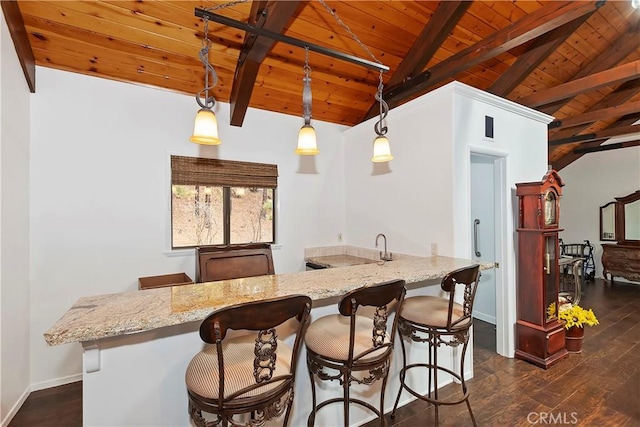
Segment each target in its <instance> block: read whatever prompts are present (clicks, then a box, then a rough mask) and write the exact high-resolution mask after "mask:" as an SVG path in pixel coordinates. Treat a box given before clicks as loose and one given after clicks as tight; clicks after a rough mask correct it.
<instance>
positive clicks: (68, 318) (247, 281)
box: [44, 256, 491, 345]
mask: <svg viewBox="0 0 640 427" xmlns="http://www.w3.org/2000/svg"><path fill="white" fill-rule="evenodd" d="M472 264H474V262H473V261H470V260H464V259H455V258H448V257H441V256H436V257H428V258H420V257H410V256H405V257H402V258H401V257H398V259H395V260H394V261H390V262H386V263H380V264H379V263H374V264H363V265H354V266H349V267H342V268H327V269H322V270H315V271H304V272H299V273H288V274H276V275H269V276H258V277H248V278H244V279H233V280H222V281H219V282H210V283H196V284H193V285H182V286H174V287H166V288H158V289H148V290H144V291H131V292H123V293H118V294H108V295H98V296H88V297H83V298H80V299H79V300H78V301H77V302H76V303H75V304H74V305H73V306H72V307H71V308H70V309H69V310H68V311H67V312H66V313H65V314H64V315H63V316H62V317H61V318H60V319H59V320H58V321H57V322H56V324H55V325H53V326H52V327H51V328H50V329H49V330H48V331H46V332H45V333H44V337H45V340H46V341H47V343H48V344H49V345H59V344H65V343H73V342H85V341H94V340H99V339H104V338H109V337H115V336H119V335H124V334H131V333H137V332H144V331H150V330H153V329H157V328H162V327H166V326H172V325H179V324H183V323H187V322H194V321H202V320H203V319H204V318H205V317H206V316H207V315H209V314H210V313H211V312H212V311H213V310H216V309H219V308H223V307H226V306H230V305H233V304H238V303H243V302H248V301H256V300H262V299H267V298H275V297H282V296H286V295H293V294H304V295H308V296H310V297H311V299H312V300H321V299H324V298H329V297H336V296H341V295H344V294H345V293H347V292H349V291H351V290H353V289H356V288H359V287H362V286H367V285H372V284H375V283H379V282H384V281H387V280H394V279H404V280H406V281H407V283H416V282H421V281H426V280H435V279H440V278H442V277H444V275H445V274H446V273H448V272H449V271H452V270H455V269H458V268H462V267H466V266H469V265H472ZM482 268H491V265H486V266H482Z"/></svg>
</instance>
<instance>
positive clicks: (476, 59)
mask: <svg viewBox="0 0 640 427" xmlns="http://www.w3.org/2000/svg"><path fill="white" fill-rule="evenodd" d="M603 4H604V2H602V1H596V2H571V1H568V2H567V1H563V2H549V3H546V4H545V5H544V6H543V7H541V8H540V9H538V10H536V11H535V12H533V13H530V14H528V15H526V16H525V17H523V18H522V19H520V20H518V21H517V22H515V23H513V24H511V25H509V26H507V27H505V28H503V29H501V30H499V31H497V32H495V33H493V34H492V35H491V36H489V37H486V38H485V39H483V40H482V41H480V42H478V43H476V44H474V45H472V46H469V47H468V48H466V49H463V50H462V51H460V52H458V53H456V54H455V55H453V56H451V57H450V58H448V59H446V60H444V61H442V62H440V63H438V64H436V65H434V66H433V67H432V68H431V69H430V70H426V71H424V72H422V73H420V74H418V75H417V76H416V77H415V78H413V79H411V80H410V81H409V82H406V83H403V84H400V85H397V86H394V87H390V88H389V89H388V90H387V91H386V94H385V99H386V100H387V103H388V104H389V107H390V108H393V107H395V106H398V105H400V104H401V103H402V102H403V101H404V100H406V99H409V98H411V97H413V96H416V95H421V94H424V93H426V92H428V91H429V89H431V88H433V87H435V86H436V85H438V84H439V83H441V82H443V81H446V80H447V79H451V78H455V77H456V76H457V75H458V74H459V73H461V72H463V71H465V70H468V69H469V68H471V67H473V66H475V65H478V64H480V63H482V62H484V61H486V60H488V59H491V58H493V57H495V56H497V55H500V54H502V53H504V52H506V51H508V50H510V49H513V48H514V47H516V46H520V45H521V44H523V43H526V42H528V41H530V40H533V39H535V38H537V37H540V36H541V35H543V34H546V33H548V32H549V31H552V30H554V29H556V28H558V27H561V26H562V25H564V24H566V23H568V22H571V21H573V20H575V19H578V18H579V17H581V16H583V15H585V14H588V13H592V12H593V11H594V10H597V9H598V8H599V7H600V6H602V5H603ZM423 74H425V75H427V76H428V77H427V78H425V79H421V76H422V75H423ZM414 82H417V83H414Z"/></svg>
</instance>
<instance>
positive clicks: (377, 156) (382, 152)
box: [371, 135, 393, 163]
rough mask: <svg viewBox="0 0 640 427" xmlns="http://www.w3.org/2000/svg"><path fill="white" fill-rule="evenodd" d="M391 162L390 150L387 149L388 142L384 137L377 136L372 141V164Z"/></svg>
mask: <svg viewBox="0 0 640 427" xmlns="http://www.w3.org/2000/svg"><path fill="white" fill-rule="evenodd" d="M389 160H393V156H392V155H391V148H390V147H389V140H388V139H387V137H386V136H384V135H378V137H377V138H376V139H375V140H374V141H373V157H372V158H371V161H372V162H376V163H378V162H388V161H389Z"/></svg>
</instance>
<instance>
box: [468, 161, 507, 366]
mask: <svg viewBox="0 0 640 427" xmlns="http://www.w3.org/2000/svg"><path fill="white" fill-rule="evenodd" d="M470 156H471V157H470V165H471V167H470V178H471V182H470V193H471V201H470V206H471V221H472V224H471V232H472V236H471V242H472V247H471V251H472V254H471V257H472V259H473V260H474V261H477V262H479V263H490V262H491V263H493V262H495V263H496V267H495V268H492V269H489V270H482V273H481V277H480V283H479V285H478V290H477V291H476V299H475V302H474V307H473V317H474V318H476V319H478V320H480V321H482V322H484V323H483V328H482V330H483V331H485V333H493V334H494V336H493V337H491V338H492V339H491V340H490V341H491V342H495V343H496V344H495V348H494V351H496V352H497V353H500V354H503V355H504V354H505V352H506V348H505V345H506V343H505V342H504V339H501V338H503V337H504V336H505V335H504V332H505V331H504V328H505V327H507V325H505V322H504V321H503V316H502V315H501V309H502V306H503V298H502V297H503V296H504V293H503V292H501V288H502V278H501V273H502V272H501V270H500V268H499V265H500V262H501V258H502V256H501V254H502V240H503V239H502V236H503V234H504V228H505V225H504V221H503V219H502V218H503V215H504V214H503V212H504V209H505V208H506V207H505V206H503V205H504V203H505V201H504V200H503V199H504V198H503V191H502V189H503V188H504V180H505V177H504V158H503V157H497V156H493V155H488V154H480V153H471V155H470ZM504 303H505V304H506V302H504Z"/></svg>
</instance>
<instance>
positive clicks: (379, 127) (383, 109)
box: [318, 0, 389, 136]
mask: <svg viewBox="0 0 640 427" xmlns="http://www.w3.org/2000/svg"><path fill="white" fill-rule="evenodd" d="M318 1H319V2H320V4H322V5H323V6H324V8H325V9H326V10H327V12H329V14H330V15H331V16H333V18H334V19H335V20H336V22H338V24H340V25H341V26H342V28H344V29H345V31H346V32H347V33H348V34H349V35H350V36H351V38H352V39H353V40H354V41H355V42H356V43H358V44H359V45H360V47H361V48H362V50H364V51H365V52H367V53H368V54H369V56H370V57H371V59H373V61H375V62H377V63H378V64H382V62H380V61H379V60H378V58H376V56H375V55H374V54H373V52H371V50H370V49H369V48H368V47H367V46H366V45H365V44H364V43H362V41H361V40H360V39H359V38H358V36H357V35H356V34H355V33H354V32H353V31H351V28H349V26H348V25H347V24H345V23H344V22H343V21H342V19H340V17H339V16H338V14H337V13H336V12H335V10H333V9H331V8H330V7H329V6H328V5H327V4H326V3H325V2H324V0H318ZM383 88H384V84H383V81H382V70H380V82H379V83H378V90H377V92H376V95H375V99H376V100H377V101H378V102H379V103H380V114H379V117H378V121H377V123H376V124H375V125H374V126H373V128H374V130H375V131H376V134H378V136H383V135H385V134H386V133H387V127H386V126H384V125H383V120H384V119H385V118H386V117H387V115H388V114H389V104H387V102H386V101H385V100H384V99H383V98H382V90H383Z"/></svg>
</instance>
